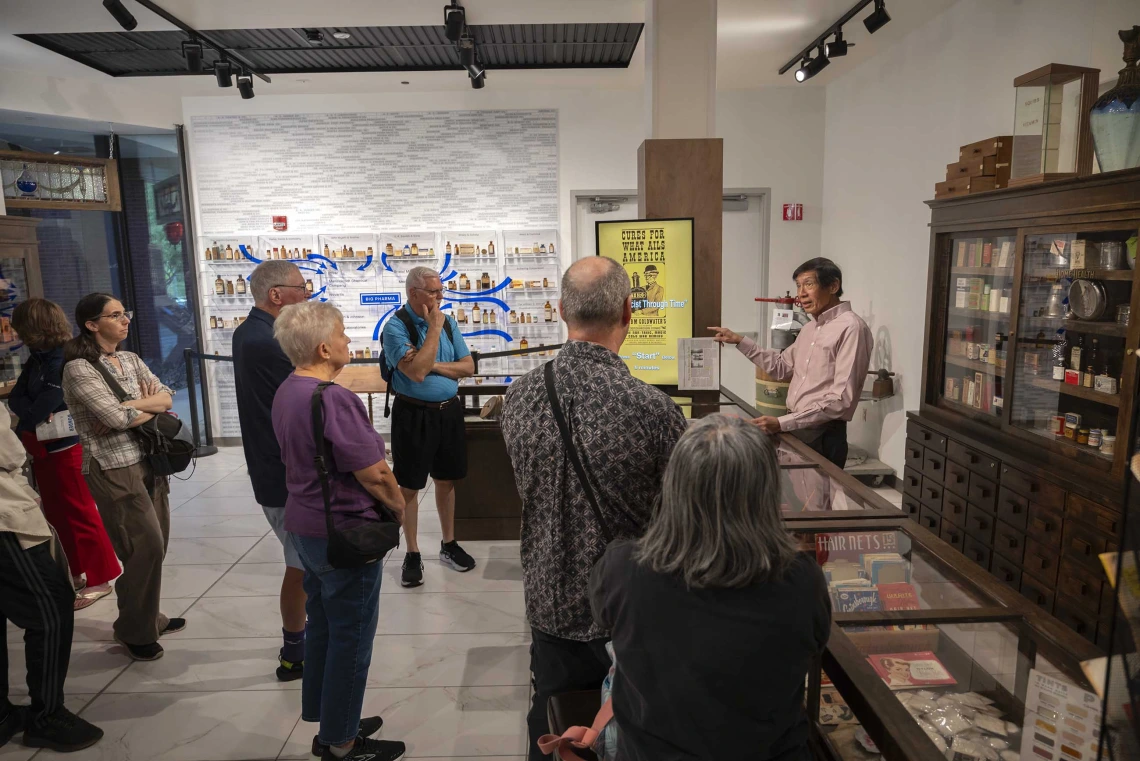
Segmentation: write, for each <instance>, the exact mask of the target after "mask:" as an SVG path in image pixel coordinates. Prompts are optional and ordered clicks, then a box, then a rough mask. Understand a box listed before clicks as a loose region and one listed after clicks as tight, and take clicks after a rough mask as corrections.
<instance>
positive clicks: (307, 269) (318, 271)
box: [297, 265, 324, 275]
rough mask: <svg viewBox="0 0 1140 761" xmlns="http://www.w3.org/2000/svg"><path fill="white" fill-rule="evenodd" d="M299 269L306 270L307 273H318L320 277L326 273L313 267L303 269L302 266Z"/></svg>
mask: <svg viewBox="0 0 1140 761" xmlns="http://www.w3.org/2000/svg"><path fill="white" fill-rule="evenodd" d="M297 269H299V270H304V271H305V272H316V273H317V274H318V275H319V274H321V273H322V272H324V270H322V269H313V268H312V267H302V266H300V265H297Z"/></svg>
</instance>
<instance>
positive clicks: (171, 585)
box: [162, 563, 231, 599]
mask: <svg viewBox="0 0 1140 761" xmlns="http://www.w3.org/2000/svg"><path fill="white" fill-rule="evenodd" d="M230 565H231V564H229V563H220V564H214V565H170V564H168V563H163V564H162V596H163V597H191V598H195V599H197V598H199V597H201V596H202V595H204V594H205V593H206V590H207V589H209V588H210V586H211V585H213V584H214V583H215V582H217V580H218V579H220V578H222V575H223V574H224V573H225V572H226V571H228V570H229V569H230Z"/></svg>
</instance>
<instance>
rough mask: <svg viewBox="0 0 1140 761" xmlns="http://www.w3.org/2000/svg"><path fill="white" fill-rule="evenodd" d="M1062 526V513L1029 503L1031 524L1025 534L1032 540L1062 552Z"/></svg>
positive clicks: (1027, 525)
mask: <svg viewBox="0 0 1140 761" xmlns="http://www.w3.org/2000/svg"><path fill="white" fill-rule="evenodd" d="M1061 526H1062V519H1061V513H1059V512H1055V511H1053V510H1049V509H1047V508H1044V507H1042V506H1041V505H1038V504H1037V503H1036V502H1030V503H1029V522H1028V523H1027V524H1026V526H1025V533H1026V534H1028V535H1029V536H1030V537H1031V538H1033V539H1036V540H1037V541H1038V542H1041V544H1043V545H1045V546H1047V547H1051V548H1053V550H1054V551H1055V552H1060V550H1061Z"/></svg>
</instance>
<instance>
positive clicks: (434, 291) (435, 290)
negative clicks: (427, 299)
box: [412, 285, 443, 296]
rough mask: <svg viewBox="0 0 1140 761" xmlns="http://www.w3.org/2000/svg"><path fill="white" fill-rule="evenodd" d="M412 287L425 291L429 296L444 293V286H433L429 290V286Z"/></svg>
mask: <svg viewBox="0 0 1140 761" xmlns="http://www.w3.org/2000/svg"><path fill="white" fill-rule="evenodd" d="M412 287H413V288H415V289H416V290H417V291H423V292H424V293H426V294H427V295H429V296H442V295H443V289H442V288H432V289H430V290H429V289H427V288H420V287H419V286H418V285H413V286H412Z"/></svg>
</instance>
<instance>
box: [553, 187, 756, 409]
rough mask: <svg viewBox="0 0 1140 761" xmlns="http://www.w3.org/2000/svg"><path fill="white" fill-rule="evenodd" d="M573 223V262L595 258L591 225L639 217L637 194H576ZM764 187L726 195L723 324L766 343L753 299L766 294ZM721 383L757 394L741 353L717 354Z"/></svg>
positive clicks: (700, 328) (698, 331) (748, 395)
mask: <svg viewBox="0 0 1140 761" xmlns="http://www.w3.org/2000/svg"><path fill="white" fill-rule="evenodd" d="M573 196H574V216H573V218H572V220H571V242H572V250H571V257H572V258H573V260H575V261H577V260H578V259H580V258H582V257H584V256H595V255H596V254H597V243H596V241H595V238H594V223H595V222H601V221H605V220H616V219H637V192H636V191H633V190H610V191H575V192H574V193H573ZM769 197H770V193H769V192H768V191H767V189H764V188H747V189H735V188H730V189H727V190H725V191H724V212H723V213H724V218H723V232H722V236H721V241H722V242H721V251H722V257H723V261H722V271H723V275H722V278H721V322H722V323H723V324H724V325H725V326H726V327H729V328H732V329H733V330H734V331H736V332H737V333H741V334H744V335H748V336H749V337H750V338H753V339H755V340H757V342H758V343H759V345H760V346H766V345H767V334H768V331H767V325H766V316H767V310H766V309H765V308H764V307H765V305H764V304H761V303H758V302H757V301H755V299H756V298H757V297H759V296H766V295H768V225H767V221H768V219H769V215H768V204H769V201H768V199H769ZM706 327H708V326H706V325H694V326H693V328H694V330H693V333H694V335H696V336H698V337H700V336H705V335H708V333H707V332H705V328H706ZM720 374H721V385H723V386H724V387H725V388H727V389H728V390H729V391H732V392H733V393H734V394H737V395H738V396H740V397H741V398H743V399H745V400H748V401H752V400H753V399H754V398H755V395H756V368H755V367H754V366H753V364H752V363H751V362H749V361H748V360H747V359H745V358H744V355H742V354H740V352H738V351H736V350H735V349H733V350H725V351H724V352H722V354H721V363H720Z"/></svg>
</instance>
